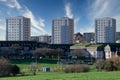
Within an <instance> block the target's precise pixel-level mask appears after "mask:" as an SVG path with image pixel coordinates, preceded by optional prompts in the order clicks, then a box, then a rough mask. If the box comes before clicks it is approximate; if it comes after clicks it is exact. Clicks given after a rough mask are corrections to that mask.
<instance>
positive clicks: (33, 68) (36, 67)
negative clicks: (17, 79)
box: [30, 63, 38, 75]
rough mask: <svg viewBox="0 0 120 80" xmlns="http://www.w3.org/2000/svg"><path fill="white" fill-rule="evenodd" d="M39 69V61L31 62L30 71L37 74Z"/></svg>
mask: <svg viewBox="0 0 120 80" xmlns="http://www.w3.org/2000/svg"><path fill="white" fill-rule="evenodd" d="M37 69H38V65H37V63H31V65H30V71H31V72H32V73H33V75H36V72H37Z"/></svg>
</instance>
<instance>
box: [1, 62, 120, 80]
mask: <svg viewBox="0 0 120 80" xmlns="http://www.w3.org/2000/svg"><path fill="white" fill-rule="evenodd" d="M11 62H12V63H13V64H17V65H18V66H20V68H21V69H22V70H21V71H24V72H26V75H28V76H17V77H6V78H0V80H120V72H96V70H95V69H94V66H90V68H91V71H90V72H88V73H69V74H67V73H63V72H50V73H43V72H39V73H37V75H36V76H32V73H30V72H29V71H26V70H24V69H25V68H26V67H29V65H30V63H31V62H33V60H30V61H29V60H23V61H21V60H17V61H11ZM38 62H39V66H40V67H41V68H42V67H44V66H49V67H51V68H53V67H58V65H57V64H55V63H56V61H55V62H54V61H48V60H40V61H38ZM47 62H48V63H47Z"/></svg>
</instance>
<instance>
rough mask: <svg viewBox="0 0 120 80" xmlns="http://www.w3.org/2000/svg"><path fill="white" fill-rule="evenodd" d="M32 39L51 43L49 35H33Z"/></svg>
mask: <svg viewBox="0 0 120 80" xmlns="http://www.w3.org/2000/svg"><path fill="white" fill-rule="evenodd" d="M31 41H37V42H44V43H51V36H48V35H40V36H31Z"/></svg>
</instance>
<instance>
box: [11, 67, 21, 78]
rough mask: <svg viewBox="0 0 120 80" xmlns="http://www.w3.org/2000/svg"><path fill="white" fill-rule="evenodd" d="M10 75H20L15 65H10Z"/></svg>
mask: <svg viewBox="0 0 120 80" xmlns="http://www.w3.org/2000/svg"><path fill="white" fill-rule="evenodd" d="M11 73H12V74H13V76H16V74H19V73H20V68H19V67H18V66H17V65H12V66H11Z"/></svg>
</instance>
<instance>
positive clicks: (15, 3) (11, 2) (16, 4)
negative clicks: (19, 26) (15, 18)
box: [7, 0, 22, 9]
mask: <svg viewBox="0 0 120 80" xmlns="http://www.w3.org/2000/svg"><path fill="white" fill-rule="evenodd" d="M7 6H9V7H10V8H17V9H21V8H22V7H21V5H20V4H19V2H18V1H17V0H9V2H8V4H7Z"/></svg>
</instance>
